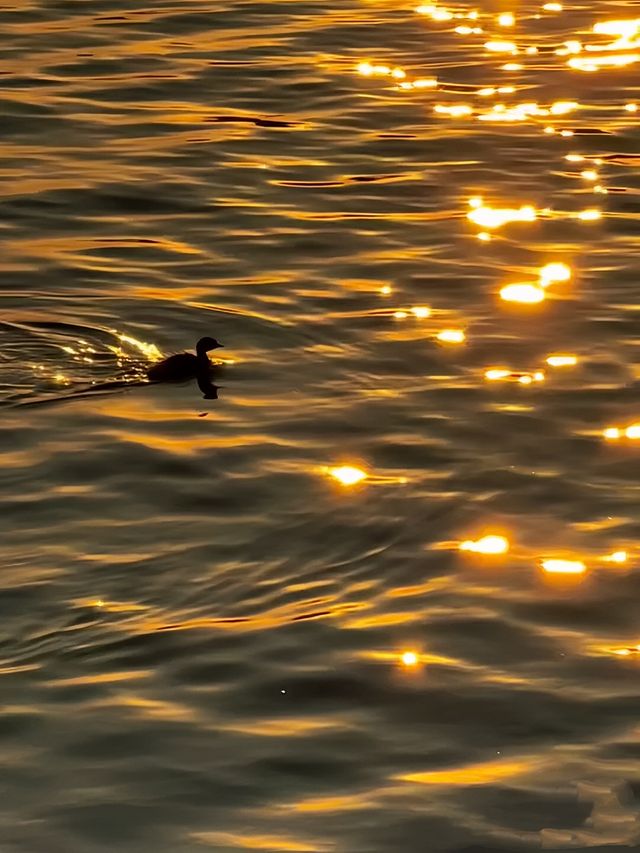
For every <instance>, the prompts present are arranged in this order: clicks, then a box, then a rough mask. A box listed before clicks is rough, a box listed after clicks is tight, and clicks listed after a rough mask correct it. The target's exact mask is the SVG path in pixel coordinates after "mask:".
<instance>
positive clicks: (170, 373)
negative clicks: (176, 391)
mask: <svg viewBox="0 0 640 853" xmlns="http://www.w3.org/2000/svg"><path fill="white" fill-rule="evenodd" d="M205 358H206V356H205ZM210 366H211V363H210V361H209V359H208V358H207V364H206V365H203V364H201V363H200V360H199V359H198V356H197V355H194V354H193V353H191V352H179V353H177V354H176V355H170V356H169V358H165V359H164V361H159V362H158V363H157V364H154V365H152V366H151V367H150V368H149V370H148V371H147V377H148V378H149V379H150V380H151V381H152V382H185V381H186V380H188V379H195V378H196V376H197V375H198V373H199V372H200V371H201V370H202V369H203V368H204V369H206V370H210Z"/></svg>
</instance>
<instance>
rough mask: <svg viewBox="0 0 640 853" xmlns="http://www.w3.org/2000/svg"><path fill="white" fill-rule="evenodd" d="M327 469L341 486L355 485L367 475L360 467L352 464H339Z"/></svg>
mask: <svg viewBox="0 0 640 853" xmlns="http://www.w3.org/2000/svg"><path fill="white" fill-rule="evenodd" d="M328 471H329V474H330V475H331V476H332V477H333V478H334V480H338V482H339V483H342V485H343V486H355V485H356V484H357V483H360V482H362V480H366V479H367V476H368V475H367V473H366V472H365V471H363V470H362V469H361V468H355V467H354V466H352V465H341V466H340V467H338V468H329V469H328Z"/></svg>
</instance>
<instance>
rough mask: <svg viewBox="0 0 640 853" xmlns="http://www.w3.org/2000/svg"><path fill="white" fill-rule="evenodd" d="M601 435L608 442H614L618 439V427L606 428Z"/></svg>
mask: <svg viewBox="0 0 640 853" xmlns="http://www.w3.org/2000/svg"><path fill="white" fill-rule="evenodd" d="M602 435H603V436H604V437H605V438H606V439H607V440H608V441H616V440H617V439H619V438H620V430H619V429H618V427H607V428H606V429H605V431H604V432H603V433H602Z"/></svg>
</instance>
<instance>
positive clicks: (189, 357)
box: [147, 337, 223, 400]
mask: <svg viewBox="0 0 640 853" xmlns="http://www.w3.org/2000/svg"><path fill="white" fill-rule="evenodd" d="M222 346H223V344H221V343H220V342H219V341H217V340H216V339H215V338H208V337H207V338H200V340H199V341H198V343H197V344H196V354H195V355H194V354H193V353H191V352H179V353H176V355H170V356H169V357H168V358H165V359H164V360H163V361H159V362H157V364H153V365H152V366H151V367H150V368H149V370H147V379H149V381H150V382H187V381H189V379H195V380H196V381H197V383H198V387H199V388H200V390H201V391H202V394H203V396H204V398H205V400H217V399H218V388H217V386H216V385H214V384H213V382H212V381H211V370H212V365H211V362H210V361H209V356H208V355H207V353H208V352H210V351H211V350H214V349H218V348H219V347H222Z"/></svg>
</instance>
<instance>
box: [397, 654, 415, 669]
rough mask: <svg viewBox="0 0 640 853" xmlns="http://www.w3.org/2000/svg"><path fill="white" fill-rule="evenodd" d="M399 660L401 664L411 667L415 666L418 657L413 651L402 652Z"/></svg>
mask: <svg viewBox="0 0 640 853" xmlns="http://www.w3.org/2000/svg"><path fill="white" fill-rule="evenodd" d="M400 660H401V662H402V665H403V666H406V667H412V666H417V664H418V661H419V657H418V655H417V654H416V653H415V652H403V653H402V656H401V658H400Z"/></svg>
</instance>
